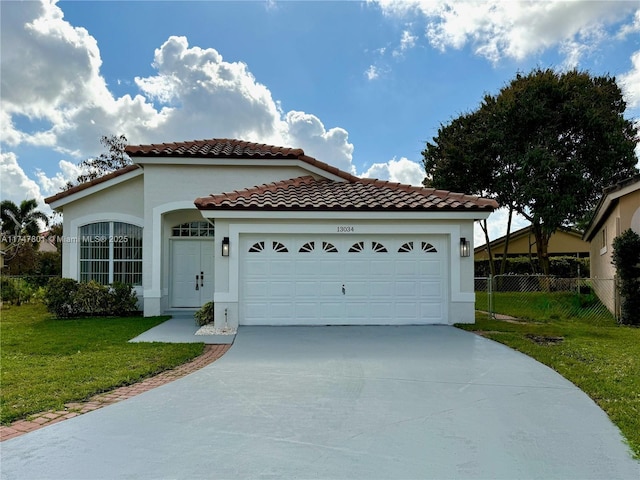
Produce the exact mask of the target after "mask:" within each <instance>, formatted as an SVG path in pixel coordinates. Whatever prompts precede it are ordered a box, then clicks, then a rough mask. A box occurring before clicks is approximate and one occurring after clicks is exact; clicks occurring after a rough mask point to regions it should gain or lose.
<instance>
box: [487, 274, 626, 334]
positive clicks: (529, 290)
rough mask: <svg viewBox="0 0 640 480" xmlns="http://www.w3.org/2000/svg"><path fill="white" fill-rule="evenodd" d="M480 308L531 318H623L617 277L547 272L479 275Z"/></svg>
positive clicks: (591, 319) (599, 319) (602, 320)
mask: <svg viewBox="0 0 640 480" xmlns="http://www.w3.org/2000/svg"><path fill="white" fill-rule="evenodd" d="M475 289H476V310H479V311H484V312H488V313H489V315H490V316H491V317H494V318H495V317H496V316H498V315H502V316H507V317H514V318H522V319H527V320H534V321H535V320H539V321H545V320H546V321H548V320H570V319H583V320H587V321H590V322H594V323H598V322H610V321H611V320H613V319H616V318H619V305H620V301H619V297H618V292H617V289H616V282H615V280H614V279H612V278H609V279H602V278H556V277H549V276H543V275H496V276H495V277H484V278H476V279H475Z"/></svg>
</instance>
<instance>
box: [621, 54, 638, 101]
mask: <svg viewBox="0 0 640 480" xmlns="http://www.w3.org/2000/svg"><path fill="white" fill-rule="evenodd" d="M631 64H632V68H631V70H629V71H628V72H627V73H625V74H623V75H620V77H619V78H618V81H619V83H620V88H622V91H623V92H624V98H625V101H626V102H627V107H628V108H638V107H640V50H639V51H637V52H635V53H634V54H633V55H632V56H631Z"/></svg>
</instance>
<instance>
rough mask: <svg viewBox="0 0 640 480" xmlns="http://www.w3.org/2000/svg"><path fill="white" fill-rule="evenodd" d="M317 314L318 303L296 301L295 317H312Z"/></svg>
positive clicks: (304, 318) (303, 318)
mask: <svg viewBox="0 0 640 480" xmlns="http://www.w3.org/2000/svg"><path fill="white" fill-rule="evenodd" d="M317 316H318V304H317V303H316V302H296V304H295V318H296V319H298V320H309V319H314V318H316V317H317Z"/></svg>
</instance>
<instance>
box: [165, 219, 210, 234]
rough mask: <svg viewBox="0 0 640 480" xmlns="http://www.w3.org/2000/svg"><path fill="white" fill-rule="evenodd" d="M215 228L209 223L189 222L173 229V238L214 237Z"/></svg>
mask: <svg viewBox="0 0 640 480" xmlns="http://www.w3.org/2000/svg"><path fill="white" fill-rule="evenodd" d="M214 234H215V226H214V225H213V223H209V222H187V223H181V224H180V225H176V226H174V227H173V228H172V229H171V235H172V236H173V237H213V236H214Z"/></svg>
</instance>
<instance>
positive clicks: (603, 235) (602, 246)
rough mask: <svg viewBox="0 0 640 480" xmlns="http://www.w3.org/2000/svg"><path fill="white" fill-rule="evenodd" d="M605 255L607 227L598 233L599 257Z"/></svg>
mask: <svg viewBox="0 0 640 480" xmlns="http://www.w3.org/2000/svg"><path fill="white" fill-rule="evenodd" d="M605 253H607V227H605V228H603V229H602V231H601V232H600V255H604V254H605Z"/></svg>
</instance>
